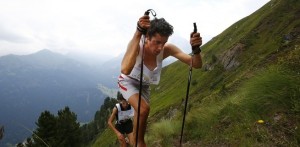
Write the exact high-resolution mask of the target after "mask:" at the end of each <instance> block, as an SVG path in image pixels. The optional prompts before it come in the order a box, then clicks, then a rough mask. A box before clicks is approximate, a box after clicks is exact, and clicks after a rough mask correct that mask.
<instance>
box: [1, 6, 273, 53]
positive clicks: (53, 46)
mask: <svg viewBox="0 0 300 147" xmlns="http://www.w3.org/2000/svg"><path fill="white" fill-rule="evenodd" d="M269 1H270V0H147V1H145V0H106V1H101V0H0V56H3V55H7V54H18V55H23V54H30V53H33V52H36V51H38V50H41V49H50V50H52V51H55V52H60V53H70V52H75V53H82V54H94V55H95V54H102V55H110V56H117V55H118V54H120V53H121V52H124V51H125V50H126V46H127V43H128V41H129V40H130V39H131V37H132V35H133V33H134V31H135V28H136V22H137V20H138V19H139V17H141V16H142V15H143V14H144V12H145V11H146V10H147V9H149V8H151V9H154V10H155V11H156V13H157V17H158V18H161V17H164V18H165V19H166V20H167V21H169V23H170V24H172V25H173V26H174V31H175V35H179V36H181V37H183V38H185V39H187V40H188V39H189V34H190V32H191V31H192V30H193V22H196V23H197V26H198V31H199V32H200V33H201V36H202V37H203V42H204V43H206V42H207V41H209V40H210V39H211V38H212V37H214V36H216V35H218V34H219V33H221V32H222V31H223V30H224V29H226V28H227V27H229V26H230V25H232V24H233V23H234V22H236V21H238V20H240V19H242V18H244V17H246V16H248V15H250V14H251V13H253V12H254V11H256V10H257V9H259V8H260V7H261V6H263V5H264V4H266V3H267V2H269ZM151 18H153V17H152V16H151Z"/></svg>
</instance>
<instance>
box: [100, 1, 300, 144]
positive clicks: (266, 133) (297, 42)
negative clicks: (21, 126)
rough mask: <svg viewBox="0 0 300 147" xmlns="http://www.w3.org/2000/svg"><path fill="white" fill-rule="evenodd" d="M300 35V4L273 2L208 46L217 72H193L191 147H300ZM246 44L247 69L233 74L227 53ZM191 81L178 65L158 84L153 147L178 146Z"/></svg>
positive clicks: (150, 136) (206, 55)
mask: <svg viewBox="0 0 300 147" xmlns="http://www.w3.org/2000/svg"><path fill="white" fill-rule="evenodd" d="M297 33H298V34H297ZM291 34H292V35H291ZM299 34H300V1H297V0H272V1H270V2H269V3H268V4H266V5H265V6H264V7H263V8H261V9H260V10H258V11H257V12H255V13H253V14H252V15H250V16H248V17H246V18H244V19H242V20H240V21H239V22H237V23H235V24H233V25H232V26H231V27H229V28H228V29H226V30H225V31H224V32H222V33H221V34H220V35H218V36H216V37H215V38H213V39H212V40H211V41H210V42H208V43H207V44H205V45H204V46H203V47H202V49H203V53H202V55H203V60H204V62H205V66H206V67H210V68H211V69H212V70H205V69H204V68H203V69H201V70H193V77H192V85H191V89H190V96H189V98H190V99H189V107H188V110H189V112H188V113H187V118H186V125H185V130H184V131H185V133H184V141H185V146H195V145H202V146H203V145H209V146H211V145H239V146H240V145H244V146H252V145H256V146H264V145H267V146H268V145H269V146H274V145H284V146H287V145H290V146H295V145H296V144H299V143H300V139H299V138H300V131H299V122H300V121H299V112H300V104H299V101H300V100H299V98H300V82H299V81H300V78H299V73H300V71H299V69H300V63H299V59H300V39H299V38H300V35H299ZM284 36H288V37H290V38H289V39H283V38H284ZM293 36H296V37H293ZM238 43H240V44H243V45H245V47H244V48H243V49H242V51H241V52H240V53H239V54H238V56H237V57H236V60H237V61H238V62H239V63H240V65H239V66H238V67H237V68H233V69H231V70H225V69H224V68H223V65H222V63H221V62H220V60H221V58H222V55H223V54H224V53H225V52H227V51H228V50H229V49H231V48H232V47H234V46H236V45H237V44H238ZM187 78H188V67H187V66H186V65H184V64H183V63H180V62H176V63H173V64H171V65H170V66H168V67H166V68H164V70H163V72H162V78H161V82H160V84H159V85H158V86H153V87H152V95H151V113H150V118H149V127H148V132H147V136H146V137H147V142H148V144H149V145H150V146H159V145H162V146H174V145H177V144H178V142H179V137H180V136H179V135H180V129H181V121H182V110H183V108H184V106H183V104H184V102H183V100H184V99H185V95H186V87H187ZM259 119H262V120H264V121H265V123H263V124H258V123H257V122H256V121H257V120H259ZM158 130H160V131H158ZM102 136H104V135H102ZM102 136H101V137H100V138H98V140H99V139H101V138H103V137H102ZM97 142H99V141H97ZM97 142H96V143H95V144H94V145H96V146H99V144H97ZM102 145H104V144H102ZM102 145H101V146H102ZM108 145H109V144H105V146H108Z"/></svg>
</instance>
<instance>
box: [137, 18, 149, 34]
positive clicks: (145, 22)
mask: <svg viewBox="0 0 300 147" xmlns="http://www.w3.org/2000/svg"><path fill="white" fill-rule="evenodd" d="M137 25H138V30H139V31H140V32H142V33H145V31H147V29H148V28H149V27H150V16H149V15H144V16H142V17H141V18H140V19H139V21H138V24H137Z"/></svg>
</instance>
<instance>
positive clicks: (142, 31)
mask: <svg viewBox="0 0 300 147" xmlns="http://www.w3.org/2000/svg"><path fill="white" fill-rule="evenodd" d="M136 28H137V30H138V31H139V32H141V33H142V34H144V35H145V34H146V33H147V29H145V28H142V27H141V26H140V24H139V22H137V27H136Z"/></svg>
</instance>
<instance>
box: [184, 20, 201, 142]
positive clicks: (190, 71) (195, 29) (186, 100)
mask: <svg viewBox="0 0 300 147" xmlns="http://www.w3.org/2000/svg"><path fill="white" fill-rule="evenodd" d="M193 33H197V25H196V23H195V22H194V32H193ZM192 35H193V34H192ZM193 48H194V47H193V46H192V49H193ZM193 57H194V54H193V53H192V59H191V64H190V70H189V77H188V85H187V90H186V98H185V105H184V114H183V120H182V126H181V135H180V146H181V145H182V136H183V128H184V121H185V114H186V107H187V104H188V99H189V91H190V85H191V80H192V69H193Z"/></svg>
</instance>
